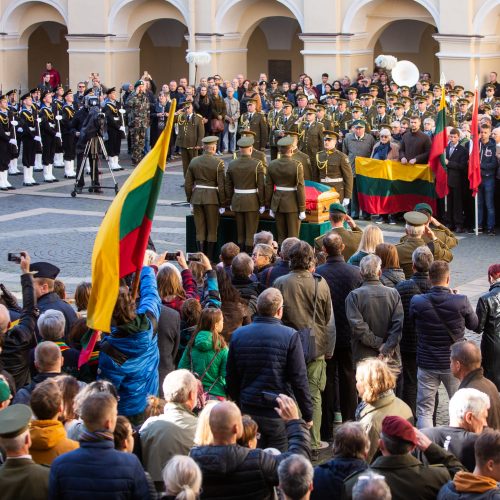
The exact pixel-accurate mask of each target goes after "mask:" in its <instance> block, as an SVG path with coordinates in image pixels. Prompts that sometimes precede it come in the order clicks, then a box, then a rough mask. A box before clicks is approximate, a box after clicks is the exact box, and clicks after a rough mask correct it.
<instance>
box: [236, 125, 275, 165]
mask: <svg viewBox="0 0 500 500" xmlns="http://www.w3.org/2000/svg"><path fill="white" fill-rule="evenodd" d="M241 137H252V138H253V140H254V144H255V132H252V131H251V130H242V131H241ZM238 157H239V155H238V153H237V152H236V151H235V152H234V154H233V158H235V159H236V158H238ZM252 158H255V159H256V160H259V161H261V162H262V165H264V173H265V172H267V156H266V153H264V151H259V150H258V149H255V148H252Z"/></svg>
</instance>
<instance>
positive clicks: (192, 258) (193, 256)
mask: <svg viewBox="0 0 500 500" xmlns="http://www.w3.org/2000/svg"><path fill="white" fill-rule="evenodd" d="M186 260H187V261H188V262H201V255H200V254H199V253H198V252H194V253H187V254H186Z"/></svg>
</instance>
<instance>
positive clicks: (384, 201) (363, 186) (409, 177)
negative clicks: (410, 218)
mask: <svg viewBox="0 0 500 500" xmlns="http://www.w3.org/2000/svg"><path fill="white" fill-rule="evenodd" d="M356 186H357V188H358V201H359V206H360V208H361V210H363V211H364V212H368V213H369V214H394V213H397V212H407V211H409V210H413V208H414V207H415V205H416V204H417V203H428V204H429V205H431V206H432V207H433V209H435V208H436V192H435V189H434V176H433V174H432V171H431V169H430V168H429V165H417V164H415V165H403V164H402V163H400V162H398V161H391V160H374V159H372V158H361V157H358V158H356Z"/></svg>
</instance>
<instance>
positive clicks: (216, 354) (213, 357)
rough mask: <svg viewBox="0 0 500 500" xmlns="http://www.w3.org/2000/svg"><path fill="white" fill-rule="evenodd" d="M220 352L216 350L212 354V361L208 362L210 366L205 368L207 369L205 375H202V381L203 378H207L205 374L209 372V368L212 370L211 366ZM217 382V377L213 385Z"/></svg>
mask: <svg viewBox="0 0 500 500" xmlns="http://www.w3.org/2000/svg"><path fill="white" fill-rule="evenodd" d="M218 354H219V353H218V352H216V353H214V355H213V356H212V359H211V360H210V363H208V366H207V367H206V368H205V371H204V372H203V375H202V376H201V377H200V382H201V381H203V379H204V378H205V375H206V374H207V372H208V370H210V367H211V366H212V363H213V362H214V361H215V358H216V357H217V356H218ZM217 378H218V377H217ZM215 382H217V379H215V381H214V383H213V384H212V387H213V386H214V385H215Z"/></svg>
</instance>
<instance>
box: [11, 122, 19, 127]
mask: <svg viewBox="0 0 500 500" xmlns="http://www.w3.org/2000/svg"><path fill="white" fill-rule="evenodd" d="M10 123H12V125H14V127H17V125H18V122H16V120H12V121H11V122H10Z"/></svg>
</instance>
